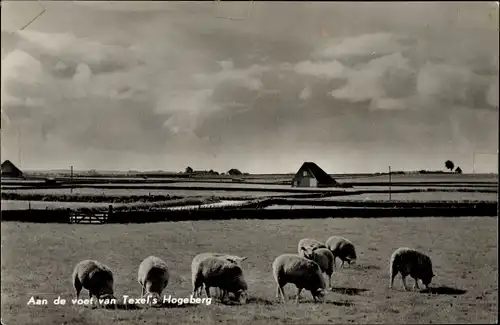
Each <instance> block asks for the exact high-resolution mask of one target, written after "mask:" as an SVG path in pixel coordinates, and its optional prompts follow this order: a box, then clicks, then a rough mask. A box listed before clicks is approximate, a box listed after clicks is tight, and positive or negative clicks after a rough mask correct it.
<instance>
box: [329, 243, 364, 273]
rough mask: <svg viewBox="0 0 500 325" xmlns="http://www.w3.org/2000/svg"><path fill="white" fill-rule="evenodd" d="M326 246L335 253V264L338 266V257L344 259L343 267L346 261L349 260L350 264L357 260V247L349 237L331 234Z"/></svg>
mask: <svg viewBox="0 0 500 325" xmlns="http://www.w3.org/2000/svg"><path fill="white" fill-rule="evenodd" d="M326 247H327V248H328V249H329V250H330V251H331V252H332V254H333V257H334V259H333V265H334V266H335V267H337V263H336V261H337V257H338V258H340V260H341V261H342V264H341V265H340V266H341V267H343V266H344V262H346V261H347V262H348V263H349V265H350V264H351V263H353V262H355V261H356V258H357V256H356V249H355V248H354V244H353V243H352V242H351V241H350V240H349V239H347V238H344V237H339V236H331V237H330V238H328V240H327V241H326Z"/></svg>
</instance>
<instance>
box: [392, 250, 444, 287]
mask: <svg viewBox="0 0 500 325" xmlns="http://www.w3.org/2000/svg"><path fill="white" fill-rule="evenodd" d="M389 268H390V269H389V274H390V278H391V283H390V285H389V288H392V286H393V284H394V278H395V277H396V275H397V274H398V273H401V278H402V281H403V286H404V288H405V290H408V287H407V286H406V277H407V276H408V275H409V276H411V277H412V278H413V279H414V280H415V287H414V289H417V288H418V280H421V281H422V283H423V284H424V286H425V287H426V289H428V288H429V284H430V283H431V281H432V278H433V277H435V276H436V275H435V274H434V272H433V271H432V261H431V258H430V257H429V256H427V255H425V254H424V253H421V252H419V251H417V250H415V249H413V248H408V247H400V248H398V249H396V250H395V251H394V253H392V255H391V260H390V266H389Z"/></svg>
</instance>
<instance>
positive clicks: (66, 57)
mask: <svg viewBox="0 0 500 325" xmlns="http://www.w3.org/2000/svg"><path fill="white" fill-rule="evenodd" d="M16 36H17V37H18V38H19V44H18V47H19V48H20V49H23V50H26V51H28V52H30V53H34V54H35V55H43V56H44V57H46V58H47V59H48V60H50V61H51V63H52V64H54V65H56V64H59V68H60V66H61V63H63V64H64V65H66V66H74V67H76V66H77V65H78V63H80V62H85V63H86V64H87V65H88V66H89V68H90V69H91V70H92V71H94V73H104V72H113V71H117V70H122V69H125V68H128V67H131V66H134V65H137V64H140V63H141V60H140V58H139V57H138V56H137V54H136V53H134V51H133V49H132V48H130V47H129V48H127V47H123V46H118V45H110V44H102V43H100V42H97V41H92V40H89V39H83V38H77V37H75V36H74V35H72V34H70V33H50V34H49V33H42V32H37V31H32V30H29V31H27V30H23V31H18V32H16ZM59 62H61V63H59Z"/></svg>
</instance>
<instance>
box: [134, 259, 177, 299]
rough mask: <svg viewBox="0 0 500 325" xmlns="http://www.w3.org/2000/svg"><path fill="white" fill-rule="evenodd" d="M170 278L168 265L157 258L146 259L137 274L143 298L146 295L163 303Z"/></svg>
mask: <svg viewBox="0 0 500 325" xmlns="http://www.w3.org/2000/svg"><path fill="white" fill-rule="evenodd" d="M169 278H170V274H169V271H168V266H167V263H165V262H164V261H163V260H162V259H160V258H158V257H156V256H148V257H146V258H145V259H144V260H143V261H142V262H141V264H140V265H139V270H138V272H137V281H138V282H139V284H140V285H141V288H142V289H141V298H142V297H144V295H145V294H146V295H148V296H152V297H153V298H156V299H157V301H158V302H160V301H162V299H161V293H162V292H163V290H164V289H165V288H166V287H167V285H168V280H169ZM151 301H152V300H151Z"/></svg>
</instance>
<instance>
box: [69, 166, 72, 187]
mask: <svg viewBox="0 0 500 325" xmlns="http://www.w3.org/2000/svg"><path fill="white" fill-rule="evenodd" d="M70 179H71V186H70V188H69V192H70V193H71V194H72V193H73V166H71V176H70Z"/></svg>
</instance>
